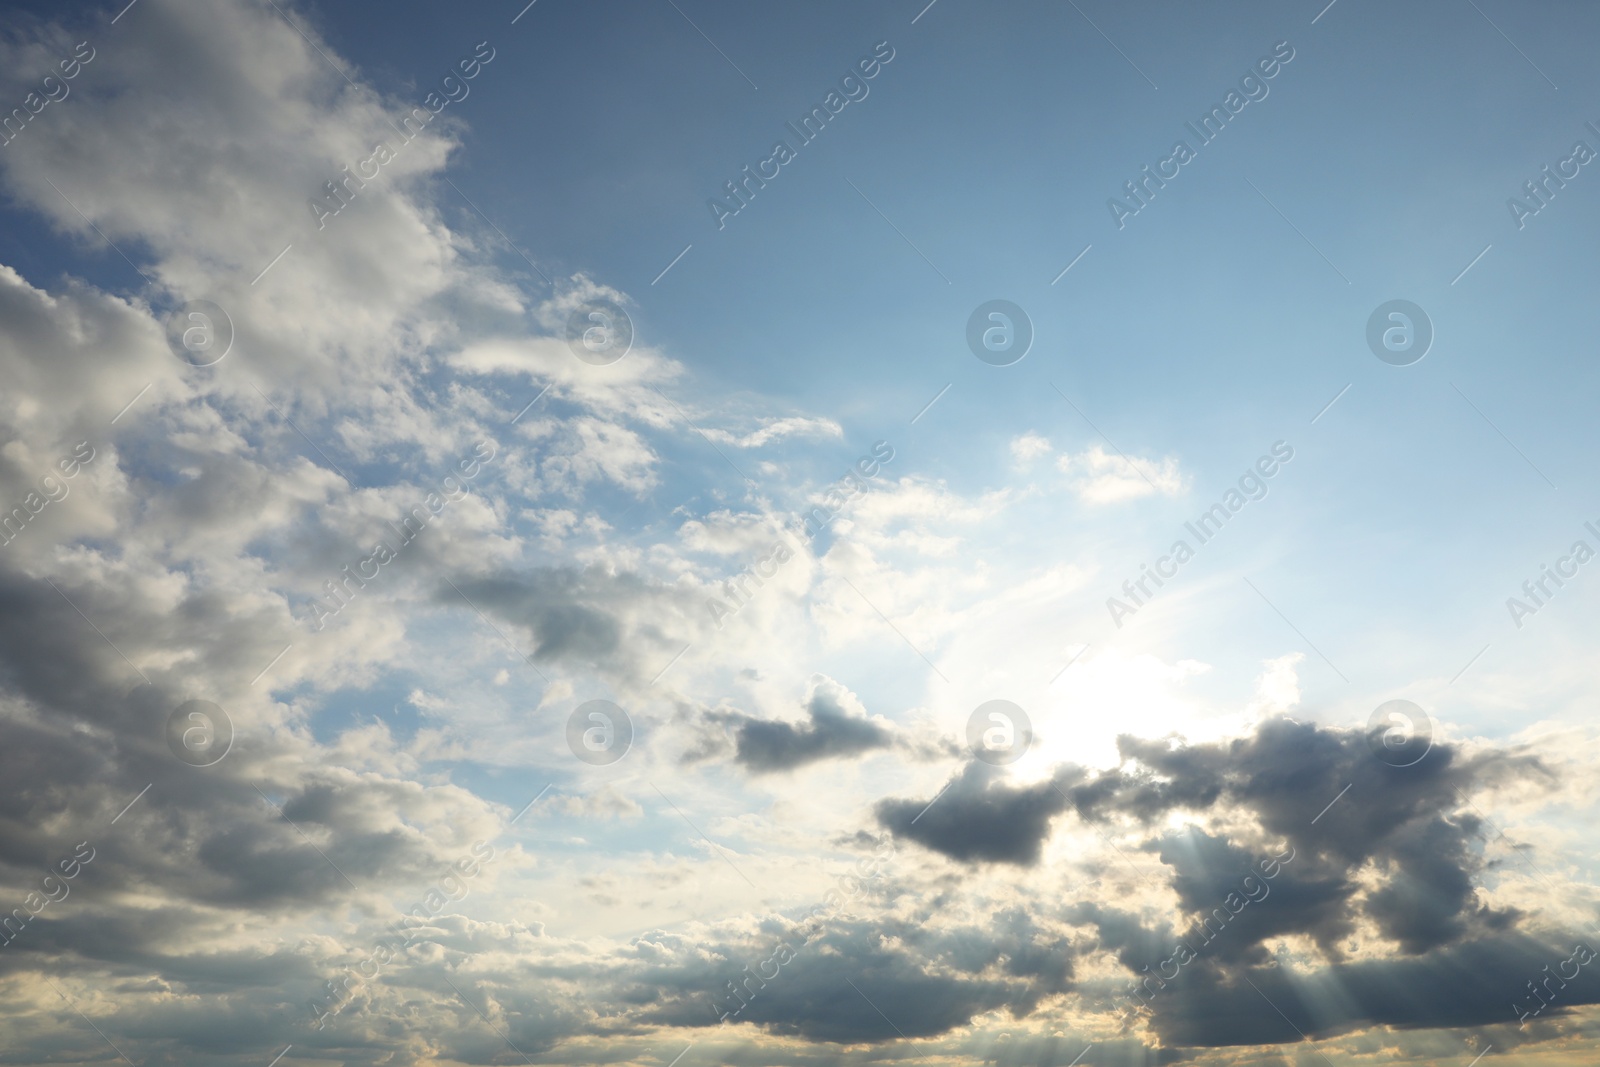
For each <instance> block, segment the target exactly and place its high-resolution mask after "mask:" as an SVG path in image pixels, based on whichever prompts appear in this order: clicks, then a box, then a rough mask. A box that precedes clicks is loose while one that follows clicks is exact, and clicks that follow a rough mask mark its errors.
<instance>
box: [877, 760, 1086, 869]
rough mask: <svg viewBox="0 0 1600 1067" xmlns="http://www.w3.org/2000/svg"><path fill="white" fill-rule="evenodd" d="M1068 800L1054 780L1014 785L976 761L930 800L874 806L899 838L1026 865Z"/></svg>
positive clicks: (953, 853)
mask: <svg viewBox="0 0 1600 1067" xmlns="http://www.w3.org/2000/svg"><path fill="white" fill-rule="evenodd" d="M1067 804H1068V800H1067V797H1066V796H1065V795H1064V794H1063V793H1062V792H1061V791H1060V790H1059V789H1058V788H1057V787H1056V785H1055V783H1053V782H1041V783H1038V784H1036V785H1030V786H1011V785H1008V784H1007V782H1006V779H1005V776H1004V772H1003V771H1002V770H1000V769H998V768H995V767H992V766H990V765H989V764H987V763H982V762H979V761H977V760H973V761H971V762H969V763H968V764H967V765H966V767H965V768H963V769H962V771H961V772H960V773H959V774H957V775H956V777H954V778H952V779H951V780H950V782H949V783H948V784H947V785H946V786H945V788H944V790H943V791H941V792H940V793H938V794H936V795H935V796H934V797H933V798H932V799H930V800H927V801H922V800H895V799H890V800H883V801H879V802H878V805H877V807H876V808H875V809H874V811H875V813H876V815H877V819H878V824H879V825H880V826H882V827H884V828H885V829H887V830H889V831H890V832H891V833H893V834H894V835H895V836H896V837H897V838H899V837H903V838H905V839H906V840H908V841H915V842H916V843H917V844H919V845H922V846H924V847H925V848H930V849H932V850H934V851H935V852H939V853H942V854H944V855H946V856H949V857H950V858H951V859H954V860H960V861H962V862H964V863H1011V864H1016V865H1018V866H1023V867H1027V866H1032V865H1034V864H1036V863H1038V862H1039V854H1040V848H1041V846H1042V845H1043V843H1044V840H1045V838H1046V837H1047V836H1048V835H1049V832H1050V823H1051V820H1053V819H1054V818H1055V817H1056V816H1057V815H1059V814H1061V812H1062V811H1063V810H1065V808H1066V807H1067Z"/></svg>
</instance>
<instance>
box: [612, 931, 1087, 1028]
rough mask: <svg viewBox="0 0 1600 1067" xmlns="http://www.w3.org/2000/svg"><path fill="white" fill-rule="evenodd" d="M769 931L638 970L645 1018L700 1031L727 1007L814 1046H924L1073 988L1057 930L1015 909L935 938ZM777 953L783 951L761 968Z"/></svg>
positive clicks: (743, 1021)
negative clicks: (702, 957)
mask: <svg viewBox="0 0 1600 1067" xmlns="http://www.w3.org/2000/svg"><path fill="white" fill-rule="evenodd" d="M770 930H771V932H770V933H769V934H768V935H767V936H766V937H765V938H764V939H754V940H750V941H742V942H737V943H717V944H714V945H702V946H701V948H702V949H703V950H705V951H708V952H709V953H710V954H712V955H713V956H720V957H723V959H725V960H726V961H727V962H723V963H714V964H706V963H702V962H697V963H695V964H692V965H683V964H679V965H675V966H673V967H667V968H653V969H651V970H649V971H646V972H644V973H643V974H642V975H640V978H641V979H642V981H641V984H639V985H638V986H636V987H634V988H635V992H636V997H637V999H638V1000H640V1001H641V1002H642V1003H644V1004H647V1005H649V1007H648V1008H647V1010H646V1011H645V1013H644V1014H645V1016H646V1017H647V1018H650V1019H652V1020H655V1021H659V1022H662V1023H670V1024H675V1025H682V1026H707V1025H717V1024H718V1019H719V1017H720V1016H721V1015H722V1013H724V1012H728V1011H729V1009H730V1008H732V1009H739V1010H738V1011H737V1014H736V1015H730V1017H729V1020H728V1023H727V1025H734V1026H740V1025H754V1026H757V1027H759V1028H761V1029H762V1030H765V1031H767V1032H768V1033H771V1034H777V1035H784V1036H794V1037H801V1038H805V1039H807V1040H811V1041H831V1042H840V1043H858V1042H871V1043H879V1042H887V1041H894V1040H897V1039H899V1038H901V1037H912V1038H915V1037H929V1036H934V1035H937V1034H942V1033H945V1032H947V1031H949V1030H952V1029H954V1028H956V1027H959V1026H962V1025H964V1024H966V1023H967V1022H969V1021H970V1020H971V1019H972V1018H973V1016H975V1015H978V1014H980V1013H982V1012H986V1011H992V1010H995V1009H997V1008H1004V1009H1007V1010H1008V1011H1009V1012H1010V1013H1011V1014H1012V1015H1013V1016H1014V1017H1016V1018H1023V1017H1025V1016H1027V1015H1029V1014H1030V1013H1032V1012H1033V1011H1034V1010H1035V1009H1036V1008H1037V1007H1038V1006H1039V1004H1040V1003H1041V1002H1043V1001H1044V1000H1045V999H1046V998H1047V997H1050V996H1052V995H1054V994H1058V993H1062V992H1065V991H1066V990H1068V989H1069V988H1071V981H1072V975H1073V963H1074V959H1075V957H1076V951H1075V948H1074V946H1073V944H1072V942H1071V940H1070V938H1069V937H1068V936H1067V934H1066V933H1065V932H1064V931H1062V930H1060V929H1055V928H1049V927H1044V926H1042V925H1041V924H1040V923H1039V921H1038V920H1037V919H1036V918H1035V917H1033V916H1031V915H1029V914H1028V913H1027V912H1026V911H1024V910H1022V909H1018V908H1014V909H1006V910H1005V911H1003V912H1001V913H999V914H997V915H996V916H995V921H994V922H993V923H992V924H986V925H984V926H981V927H978V926H968V927H957V928H954V929H946V930H939V931H934V930H931V929H929V928H928V927H927V926H926V925H923V924H919V923H912V922H906V921H904V920H888V921H871V920H866V919H852V918H838V919H832V920H829V921H827V922H826V923H825V924H824V925H823V926H822V928H820V929H819V930H817V931H816V932H815V933H814V934H813V935H812V936H811V937H810V938H809V939H808V938H806V937H805V936H803V935H800V934H797V933H796V932H795V930H794V929H793V928H789V927H786V926H785V925H784V924H774V925H773V926H772V927H771V928H770ZM779 944H782V945H786V946H787V947H788V948H789V949H790V951H789V952H785V953H783V954H782V955H781V956H778V957H777V959H778V960H779V961H780V962H777V963H768V962H767V961H771V960H773V959H774V958H775V957H774V950H775V946H777V945H779ZM782 961H787V962H782ZM746 963H748V964H749V965H750V967H749V969H746V968H745V967H744V965H745V964H746ZM752 974H754V975H755V977H754V978H751V975H752ZM730 982H731V983H735V986H736V987H737V988H736V989H730V986H729V983H730Z"/></svg>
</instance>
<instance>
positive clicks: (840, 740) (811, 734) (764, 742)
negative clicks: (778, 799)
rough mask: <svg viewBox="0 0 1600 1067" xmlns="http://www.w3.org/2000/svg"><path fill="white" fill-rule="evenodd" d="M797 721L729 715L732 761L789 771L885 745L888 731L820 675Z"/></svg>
mask: <svg viewBox="0 0 1600 1067" xmlns="http://www.w3.org/2000/svg"><path fill="white" fill-rule="evenodd" d="M805 708H806V714H807V715H808V716H809V721H808V722H806V723H803V724H801V725H798V726H797V725H795V724H793V723H788V722H779V721H772V720H764V719H753V718H748V717H744V716H737V715H734V716H729V717H727V719H725V721H729V722H731V723H732V725H733V734H734V738H735V741H736V745H737V747H736V751H735V753H734V757H733V758H734V761H735V762H737V763H739V764H741V765H742V766H744V767H746V768H747V769H749V770H751V771H754V772H755V773H757V774H767V773H771V772H774V771H792V770H794V769H796V768H797V767H803V766H805V765H806V764H808V763H815V762H817V761H818V760H824V759H838V758H847V757H850V756H858V755H861V754H862V753H865V752H871V751H873V750H875V749H884V748H888V747H889V746H890V745H891V744H892V743H893V740H894V735H893V733H892V732H891V731H890V729H889V728H888V724H887V723H886V722H884V721H883V720H882V719H879V720H876V721H874V720H872V719H869V718H868V717H867V715H866V709H864V708H863V707H862V706H861V702H860V701H859V700H858V699H857V698H856V696H855V694H854V693H852V692H850V691H849V690H848V689H846V688H845V687H844V686H842V685H840V684H839V683H838V682H835V681H833V680H832V679H830V678H824V679H820V680H819V681H818V682H817V683H816V684H815V685H814V686H813V688H812V692H811V696H810V698H809V699H808V700H807V701H806V705H805Z"/></svg>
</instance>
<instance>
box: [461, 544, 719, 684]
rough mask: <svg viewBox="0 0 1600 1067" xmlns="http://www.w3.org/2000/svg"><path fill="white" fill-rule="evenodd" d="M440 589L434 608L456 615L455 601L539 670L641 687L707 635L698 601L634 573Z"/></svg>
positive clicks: (554, 574) (592, 571)
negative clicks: (496, 626) (505, 633)
mask: <svg viewBox="0 0 1600 1067" xmlns="http://www.w3.org/2000/svg"><path fill="white" fill-rule="evenodd" d="M454 581H455V586H456V587H457V588H459V590H460V592H457V588H452V587H451V585H449V584H448V583H446V584H441V585H440V586H439V587H438V588H437V589H435V591H434V600H435V602H436V603H438V604H441V605H446V606H450V607H457V608H459V607H463V606H464V605H463V603H462V594H465V595H466V597H467V598H468V599H470V600H471V602H472V604H474V605H476V606H477V607H478V608H479V609H481V610H482V611H484V612H486V613H488V614H489V615H491V616H494V617H495V618H497V619H500V620H502V621H503V622H506V623H509V624H511V626H513V627H514V628H515V630H516V633H515V635H514V636H513V637H512V640H513V642H514V643H515V644H516V645H517V647H518V648H519V649H520V650H521V651H522V652H523V653H524V654H526V655H528V656H529V657H531V658H532V659H533V660H534V661H535V662H539V663H556V664H561V665H564V666H568V667H574V668H587V669H593V670H599V671H602V672H606V673H609V674H610V675H611V676H612V677H613V678H615V679H618V680H622V681H628V682H635V683H638V682H647V681H649V680H650V679H651V677H652V676H653V675H655V674H656V673H657V672H658V671H659V670H660V669H661V668H662V667H664V666H666V665H667V663H668V662H670V661H671V659H672V657H673V656H674V655H676V654H677V653H678V652H680V651H682V649H683V648H684V646H685V644H686V643H688V642H689V641H690V639H691V638H692V637H694V636H695V635H697V634H699V632H700V631H701V630H703V629H704V628H705V627H706V623H705V619H704V615H705V608H704V604H703V598H697V597H695V596H693V595H692V594H690V593H689V592H687V591H686V590H683V589H678V588H675V587H672V586H668V585H663V584H661V583H659V582H655V581H652V580H651V579H649V578H647V577H645V576H643V575H640V574H635V573H628V572H622V573H617V572H613V571H610V570H607V569H604V568H600V567H589V568H577V567H544V568H535V569H531V570H528V571H526V572H520V573H515V574H513V573H504V574H493V575H488V576H476V577H468V576H462V577H458V578H456V579H454Z"/></svg>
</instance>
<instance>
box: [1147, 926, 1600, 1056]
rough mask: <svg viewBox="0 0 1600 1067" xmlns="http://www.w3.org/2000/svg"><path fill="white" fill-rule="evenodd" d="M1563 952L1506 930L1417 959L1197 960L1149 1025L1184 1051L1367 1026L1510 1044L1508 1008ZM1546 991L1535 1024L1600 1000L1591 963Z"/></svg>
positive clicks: (1514, 1016)
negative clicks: (1446, 1030)
mask: <svg viewBox="0 0 1600 1067" xmlns="http://www.w3.org/2000/svg"><path fill="white" fill-rule="evenodd" d="M1578 940H1581V938H1580V939H1578ZM1572 947H1573V943H1572V942H1571V941H1565V942H1553V943H1547V942H1545V941H1542V940H1539V939H1535V938H1531V937H1526V936H1522V935H1515V934H1507V935H1500V936H1496V937H1490V938H1484V939H1481V940H1475V941H1469V942H1465V943H1462V944H1459V945H1453V946H1451V947H1449V948H1442V949H1439V950H1437V951H1434V952H1429V953H1426V954H1423V955H1420V956H1414V957H1408V958H1403V959H1384V960H1363V961H1360V962H1355V963H1347V964H1338V965H1333V966H1329V967H1326V968H1323V969H1320V970H1315V971H1311V972H1309V973H1308V972H1303V971H1290V970H1288V969H1286V968H1282V967H1259V968H1247V969H1245V968H1241V969H1237V970H1230V969H1227V968H1221V967H1215V966H1213V965H1210V964H1200V963H1196V964H1192V965H1191V966H1192V967H1199V968H1202V970H1201V971H1200V972H1199V973H1195V974H1183V975H1180V977H1179V978H1178V979H1177V980H1175V981H1174V982H1173V983H1172V984H1171V988H1170V989H1168V990H1164V991H1161V992H1160V993H1158V994H1157V995H1156V997H1155V999H1154V1001H1153V1007H1154V1012H1153V1014H1152V1016H1151V1023H1152V1026H1153V1027H1154V1029H1155V1032H1156V1033H1157V1034H1158V1035H1159V1036H1160V1038H1161V1040H1162V1042H1163V1043H1165V1044H1172V1045H1178V1046H1190V1047H1193V1046H1215V1045H1266V1044H1291V1043H1294V1042H1296V1041H1299V1040H1301V1035H1302V1034H1304V1035H1306V1036H1309V1037H1313V1038H1320V1037H1328V1036H1332V1035H1336V1034H1341V1033H1347V1032H1349V1031H1351V1030H1357V1029H1362V1028H1365V1027H1369V1026H1389V1027H1394V1028H1396V1029H1420V1028H1427V1027H1484V1026H1495V1025H1497V1024H1500V1025H1504V1026H1505V1029H1507V1030H1511V1031H1513V1033H1512V1034H1511V1035H1509V1036H1510V1040H1512V1041H1515V1040H1516V1038H1515V1036H1514V1031H1515V1028H1516V1027H1517V1025H1518V1018H1519V1016H1518V1013H1517V1012H1516V1011H1515V1010H1514V1009H1513V1002H1518V1001H1520V1002H1521V1003H1522V1004H1523V1005H1524V1006H1526V1005H1529V1004H1530V1002H1532V1001H1533V997H1532V994H1530V993H1529V991H1528V989H1527V985H1526V983H1527V982H1528V981H1529V980H1531V979H1541V980H1542V979H1543V978H1544V977H1545V975H1546V974H1547V973H1548V972H1546V971H1545V969H1544V968H1546V967H1550V968H1552V969H1554V968H1557V967H1558V966H1559V965H1560V964H1561V963H1562V961H1564V960H1566V959H1568V958H1569V956H1570V954H1571V952H1572ZM1595 947H1597V948H1600V946H1595ZM1597 962H1600V961H1597ZM1569 973H1570V972H1569ZM1252 984H1253V985H1254V986H1255V988H1251V986H1252ZM1549 989H1550V990H1551V991H1552V995H1553V996H1554V997H1555V998H1556V999H1555V1000H1554V1001H1553V1002H1552V1003H1550V1004H1549V1005H1548V1006H1547V1007H1546V1008H1545V1009H1544V1012H1543V1014H1542V1016H1540V1017H1538V1020H1536V1021H1542V1023H1543V1024H1544V1025H1549V1024H1550V1022H1551V1021H1552V1020H1554V1019H1556V1018H1558V1017H1560V1016H1563V1015H1566V1014H1570V1012H1571V1009H1572V1008H1574V1007H1577V1006H1580V1005H1584V1004H1594V1003H1597V1002H1600V968H1597V967H1596V965H1595V964H1594V963H1591V964H1590V965H1589V966H1587V967H1584V968H1581V969H1577V976H1576V977H1575V978H1573V979H1571V980H1568V981H1565V982H1562V983H1560V987H1559V988H1558V985H1557V984H1556V983H1552V985H1551V986H1550V987H1549ZM1280 1013H1281V1014H1280ZM1530 1025H1532V1024H1531V1023H1530ZM1504 1041H1505V1038H1501V1037H1500V1036H1499V1035H1497V1037H1496V1043H1497V1044H1501V1047H1504V1044H1503V1042H1504Z"/></svg>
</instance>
